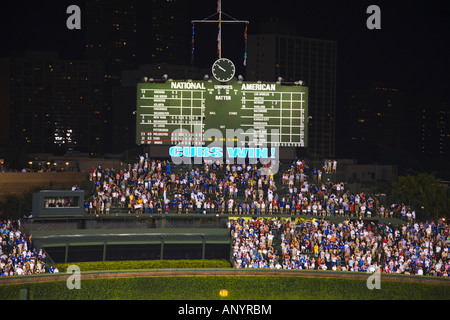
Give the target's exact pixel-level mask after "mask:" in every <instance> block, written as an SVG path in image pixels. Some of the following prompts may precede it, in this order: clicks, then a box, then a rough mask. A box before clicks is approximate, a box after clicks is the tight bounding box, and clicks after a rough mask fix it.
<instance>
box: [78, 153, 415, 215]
mask: <svg viewBox="0 0 450 320" xmlns="http://www.w3.org/2000/svg"><path fill="white" fill-rule="evenodd" d="M329 163H332V164H331V167H330V168H331V169H330V170H331V172H333V170H334V169H333V168H334V167H335V161H329ZM287 167H288V168H287V169H285V170H284V171H282V172H280V173H278V174H277V175H278V176H279V177H280V178H277V179H275V177H274V175H263V174H261V169H260V168H258V167H257V166H256V165H249V164H230V163H227V164H219V163H215V162H205V163H204V164H203V165H202V166H192V167H191V168H186V170H185V171H184V172H180V170H179V172H174V171H173V170H172V167H171V165H170V163H169V161H159V160H150V159H149V158H148V155H145V156H142V155H141V156H140V157H139V159H138V160H137V161H136V162H135V163H133V164H128V165H127V166H125V167H123V168H120V169H118V170H115V169H114V168H111V169H109V168H102V167H101V166H99V167H97V168H91V171H90V180H91V181H93V183H95V187H96V192H95V195H93V196H92V197H90V198H89V199H88V200H87V201H86V203H85V212H86V213H95V214H109V213H110V212H111V209H112V208H114V207H119V208H124V210H125V209H127V212H128V213H130V214H131V213H138V214H142V213H145V214H147V213H149V214H153V213H168V212H178V213H192V212H196V213H228V214H257V215H273V214H289V215H314V216H337V215H340V216H348V217H361V218H363V217H398V218H402V219H403V220H408V221H409V222H414V221H415V219H416V215H415V211H414V210H409V208H408V207H407V206H406V205H405V204H391V205H389V206H387V207H385V205H384V204H383V203H382V201H381V200H380V197H379V196H378V195H368V194H365V193H364V192H359V193H350V192H349V191H348V190H346V189H345V183H344V182H333V181H331V180H330V179H329V178H326V179H323V178H322V173H321V171H320V170H316V169H315V168H314V169H312V170H310V168H309V167H308V165H307V164H306V163H305V161H302V160H295V161H294V162H292V163H291V164H290V166H289V165H288V166H287Z"/></svg>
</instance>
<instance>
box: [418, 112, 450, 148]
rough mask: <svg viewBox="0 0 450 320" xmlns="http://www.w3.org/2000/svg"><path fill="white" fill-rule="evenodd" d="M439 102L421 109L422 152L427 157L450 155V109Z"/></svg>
mask: <svg viewBox="0 0 450 320" xmlns="http://www.w3.org/2000/svg"><path fill="white" fill-rule="evenodd" d="M449 109H450V108H449V107H448V105H445V104H437V105H434V106H428V107H424V108H422V109H421V114H420V150H419V151H420V154H421V155H422V156H425V157H442V156H446V157H449V156H450V111H449Z"/></svg>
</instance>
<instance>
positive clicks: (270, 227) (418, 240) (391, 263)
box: [228, 218, 450, 278]
mask: <svg viewBox="0 0 450 320" xmlns="http://www.w3.org/2000/svg"><path fill="white" fill-rule="evenodd" d="M228 227H229V229H230V232H231V236H232V239H233V262H234V265H235V267H236V268H269V269H313V270H335V271H358V272H375V271H380V272H382V273H397V274H410V275H429V276H437V277H447V278H448V277H449V274H450V260H449V257H448V249H449V247H450V226H449V225H448V224H445V223H444V222H443V221H438V222H428V221H427V222H424V223H422V222H420V223H418V222H414V223H409V222H405V223H404V224H402V225H401V226H399V227H397V228H394V227H391V226H390V225H386V224H381V223H379V224H376V223H374V222H370V221H369V222H367V221H366V222H364V221H363V220H359V219H356V220H351V219H345V220H344V221H343V222H340V223H333V222H330V221H327V220H325V219H323V218H322V219H311V220H303V221H302V220H299V221H297V222H296V221H290V219H288V220H287V221H286V220H284V221H283V220H282V219H281V218H276V219H275V220H274V219H271V218H270V219H269V218H247V219H244V218H239V219H236V220H234V221H230V223H229V226H228ZM275 241H276V242H278V244H277V245H274V242H275ZM277 247H278V248H280V252H278V251H277V249H274V248H277Z"/></svg>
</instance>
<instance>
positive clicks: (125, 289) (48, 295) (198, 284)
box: [0, 269, 450, 300]
mask: <svg viewBox="0 0 450 320" xmlns="http://www.w3.org/2000/svg"><path fill="white" fill-rule="evenodd" d="M122 272H124V271H122ZM140 272H144V271H140ZM140 272H137V271H136V270H134V273H133V272H131V270H130V274H120V271H116V273H114V272H112V273H111V271H109V272H108V273H107V272H97V273H91V274H90V275H89V274H85V273H82V274H81V281H80V284H81V288H80V289H72V290H69V289H68V288H67V283H66V279H67V278H68V276H69V275H67V274H60V275H59V276H58V277H54V279H51V278H48V279H46V280H45V281H35V282H33V281H31V282H25V281H24V280H23V279H22V280H23V283H21V284H8V285H5V283H0V299H1V300H18V299H19V297H20V294H19V292H20V289H23V288H27V289H28V290H29V296H28V298H29V299H30V300H448V299H450V281H444V284H443V283H442V282H441V281H435V282H436V283H433V281H434V280H433V281H430V279H425V278H424V277H420V278H418V280H417V281H415V278H414V280H412V277H411V276H410V277H403V279H404V280H405V281H401V280H400V281H399V280H398V279H395V280H394V279H393V278H392V279H390V278H389V277H383V276H382V278H381V282H380V284H381V286H380V289H372V290H370V289H368V287H367V284H366V281H367V277H368V275H365V274H363V275H359V278H358V279H356V278H349V277H346V276H349V273H342V275H339V276H336V272H332V273H328V274H329V275H333V276H332V277H328V276H327V275H325V276H324V275H323V274H319V273H314V272H303V275H302V276H299V273H292V272H282V271H280V272H277V273H276V274H275V275H274V273H273V272H271V273H270V274H269V273H267V275H265V274H263V273H262V274H261V273H259V274H256V273H254V274H252V273H251V272H250V273H249V272H243V273H239V272H238V271H236V270H234V271H230V272H232V273H233V274H234V275H227V274H226V273H224V274H223V275H222V274H221V273H220V272H218V271H214V270H213V269H208V270H206V271H201V270H200V271H199V270H198V269H197V270H196V272H190V271H189V270H186V271H182V270H179V269H178V270H168V269H166V270H161V271H160V273H161V274H158V273H157V272H155V271H152V272H153V275H152V276H144V273H140ZM202 272H204V273H205V275H204V276H203V275H202ZM194 273H195V275H193V274H194ZM211 274H212V275H211ZM47 276H49V275H47ZM351 276H352V277H353V275H351ZM49 277H52V276H49ZM110 277H112V278H110ZM61 279H64V280H63V281H61ZM434 279H435V278H434ZM52 280H56V281H52ZM424 280H428V283H425V282H424ZM19 282H20V280H19ZM222 289H226V290H227V291H228V296H227V297H221V296H220V295H219V292H220V290H222Z"/></svg>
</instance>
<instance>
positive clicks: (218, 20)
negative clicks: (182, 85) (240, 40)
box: [191, 0, 250, 64]
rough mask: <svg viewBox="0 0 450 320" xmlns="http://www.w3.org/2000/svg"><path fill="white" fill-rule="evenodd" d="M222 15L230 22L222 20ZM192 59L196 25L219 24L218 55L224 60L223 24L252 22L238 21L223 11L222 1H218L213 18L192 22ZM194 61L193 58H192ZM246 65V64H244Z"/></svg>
mask: <svg viewBox="0 0 450 320" xmlns="http://www.w3.org/2000/svg"><path fill="white" fill-rule="evenodd" d="M222 15H225V16H226V17H227V18H228V19H229V20H222ZM216 16H218V19H217V20H211V18H213V17H216ZM191 23H192V57H193V55H194V30H195V27H194V26H195V23H218V25H219V27H218V31H217V55H218V57H219V59H220V58H222V24H226V23H245V24H246V25H248V24H249V23H250V22H248V21H247V20H237V19H235V18H233V17H231V16H230V15H228V14H226V13H225V12H223V11H222V0H217V12H216V13H214V14H212V15H211V16H209V17H207V18H205V19H203V20H192V21H191ZM245 37H247V26H246V29H245ZM246 57H247V52H246V53H245V58H246ZM192 60H193V58H192ZM244 64H245V63H244Z"/></svg>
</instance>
